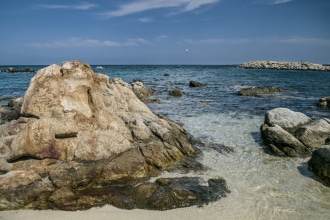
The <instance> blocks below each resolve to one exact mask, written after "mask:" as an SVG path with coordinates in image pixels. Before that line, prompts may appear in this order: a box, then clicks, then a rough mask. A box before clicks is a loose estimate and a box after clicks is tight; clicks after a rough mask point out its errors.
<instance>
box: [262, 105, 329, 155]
mask: <svg viewBox="0 0 330 220" xmlns="http://www.w3.org/2000/svg"><path fill="white" fill-rule="evenodd" d="M260 130H261V134H262V137H263V140H264V143H265V144H266V145H267V146H268V147H269V148H270V149H271V150H272V151H273V152H274V153H276V154H277V155H280V156H290V157H306V156H310V155H311V153H312V152H313V151H314V150H315V149H316V148H318V147H320V146H322V145H324V144H325V143H326V140H327V139H328V138H329V137H330V121H329V119H319V120H312V119H311V118H309V117H308V116H306V115H305V114H303V113H300V112H294V111H292V110H290V109H287V108H276V109H273V110H270V111H268V112H267V113H266V114H265V121H264V124H262V125H261V127H260Z"/></svg>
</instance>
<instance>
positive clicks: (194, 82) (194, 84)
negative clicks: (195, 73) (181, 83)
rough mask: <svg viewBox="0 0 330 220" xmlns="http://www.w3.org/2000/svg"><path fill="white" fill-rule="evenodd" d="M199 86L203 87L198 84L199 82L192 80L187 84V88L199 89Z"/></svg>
mask: <svg viewBox="0 0 330 220" xmlns="http://www.w3.org/2000/svg"><path fill="white" fill-rule="evenodd" d="M200 86H203V84H202V83H200V82H197V81H193V80H191V81H190V82H189V87H200Z"/></svg>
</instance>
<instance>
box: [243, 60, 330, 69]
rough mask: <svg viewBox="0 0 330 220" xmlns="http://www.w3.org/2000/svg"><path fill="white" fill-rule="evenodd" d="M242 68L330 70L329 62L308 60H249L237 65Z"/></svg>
mask: <svg viewBox="0 0 330 220" xmlns="http://www.w3.org/2000/svg"><path fill="white" fill-rule="evenodd" d="M238 66H239V67H240V68H244V69H276V70H313V71H330V65H329V64H316V63H309V62H302V61H301V62H278V61H269V60H268V61H264V60H257V61H250V62H247V63H243V64H240V65H238Z"/></svg>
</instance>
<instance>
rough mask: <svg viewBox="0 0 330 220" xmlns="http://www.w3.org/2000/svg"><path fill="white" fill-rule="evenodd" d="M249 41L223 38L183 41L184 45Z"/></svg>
mask: <svg viewBox="0 0 330 220" xmlns="http://www.w3.org/2000/svg"><path fill="white" fill-rule="evenodd" d="M250 41H251V40H250V39H247V38H242V39H224V38H208V39H185V40H184V43H186V44H195V45H198V44H225V43H230V44H241V43H249V42H250Z"/></svg>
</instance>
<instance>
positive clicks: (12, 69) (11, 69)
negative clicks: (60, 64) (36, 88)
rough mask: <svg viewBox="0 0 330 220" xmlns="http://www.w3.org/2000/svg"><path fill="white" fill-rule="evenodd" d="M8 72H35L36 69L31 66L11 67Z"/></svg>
mask: <svg viewBox="0 0 330 220" xmlns="http://www.w3.org/2000/svg"><path fill="white" fill-rule="evenodd" d="M6 72H8V73H35V72H36V70H34V69H31V68H29V67H27V68H24V69H15V68H14V67H9V68H8V69H7V70H6Z"/></svg>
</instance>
